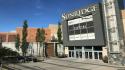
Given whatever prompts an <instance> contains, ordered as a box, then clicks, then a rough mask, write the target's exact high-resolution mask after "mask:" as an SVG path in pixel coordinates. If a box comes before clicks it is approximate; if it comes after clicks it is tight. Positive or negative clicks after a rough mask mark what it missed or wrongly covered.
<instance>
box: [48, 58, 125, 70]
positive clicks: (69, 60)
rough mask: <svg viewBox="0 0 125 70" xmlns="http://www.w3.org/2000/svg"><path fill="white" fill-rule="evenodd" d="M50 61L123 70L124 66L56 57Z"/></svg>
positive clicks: (99, 61)
mask: <svg viewBox="0 0 125 70" xmlns="http://www.w3.org/2000/svg"><path fill="white" fill-rule="evenodd" d="M50 59H53V60H60V61H68V62H74V63H81V64H90V65H98V66H107V67H114V68H123V69H125V66H122V65H111V64H108V63H104V62H103V61H101V60H91V59H76V58H57V57H51V58H50Z"/></svg>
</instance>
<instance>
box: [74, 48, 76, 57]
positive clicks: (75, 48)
mask: <svg viewBox="0 0 125 70" xmlns="http://www.w3.org/2000/svg"><path fill="white" fill-rule="evenodd" d="M74 58H76V48H75V46H74Z"/></svg>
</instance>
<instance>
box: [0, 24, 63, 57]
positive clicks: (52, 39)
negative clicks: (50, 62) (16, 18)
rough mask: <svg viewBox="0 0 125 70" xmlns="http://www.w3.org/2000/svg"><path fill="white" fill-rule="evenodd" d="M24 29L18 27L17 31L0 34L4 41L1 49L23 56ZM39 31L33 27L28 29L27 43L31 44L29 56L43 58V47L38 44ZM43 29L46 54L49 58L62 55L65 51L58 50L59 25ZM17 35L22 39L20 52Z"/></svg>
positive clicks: (28, 51)
mask: <svg viewBox="0 0 125 70" xmlns="http://www.w3.org/2000/svg"><path fill="white" fill-rule="evenodd" d="M22 29H23V28H22V27H17V28H16V30H15V31H11V32H0V40H1V41H2V43H1V42H0V47H1V46H2V47H7V48H10V49H12V50H14V51H17V52H19V53H20V54H22V51H21V42H22ZM37 29H38V28H31V27H28V29H27V42H28V43H29V45H28V49H27V55H33V56H42V53H43V47H40V45H39V44H37V41H36V35H37ZM40 29H42V28H40ZM43 29H44V31H45V42H46V52H47V55H48V57H51V56H56V55H57V53H62V52H63V51H62V50H60V49H58V42H57V30H58V25H56V24H49V26H48V27H47V28H43ZM17 35H18V36H19V39H20V48H19V51H18V50H17V49H16V48H15V39H16V36H17ZM56 49H57V50H58V51H57V50H56Z"/></svg>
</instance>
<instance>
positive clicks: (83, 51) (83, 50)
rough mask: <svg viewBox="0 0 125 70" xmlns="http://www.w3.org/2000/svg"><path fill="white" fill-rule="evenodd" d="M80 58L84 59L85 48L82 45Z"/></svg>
mask: <svg viewBox="0 0 125 70" xmlns="http://www.w3.org/2000/svg"><path fill="white" fill-rule="evenodd" d="M82 58H83V59H85V49H84V46H83V47H82Z"/></svg>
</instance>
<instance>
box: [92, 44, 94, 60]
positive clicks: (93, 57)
mask: <svg viewBox="0 0 125 70" xmlns="http://www.w3.org/2000/svg"><path fill="white" fill-rule="evenodd" d="M92 59H93V60H94V59H95V56H94V47H93V46H92Z"/></svg>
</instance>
